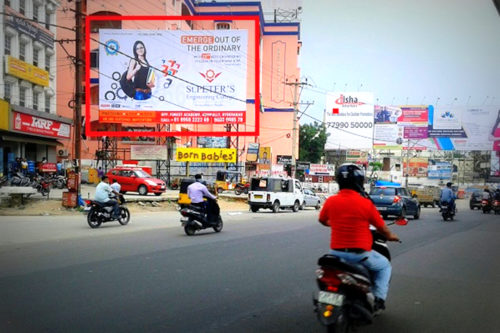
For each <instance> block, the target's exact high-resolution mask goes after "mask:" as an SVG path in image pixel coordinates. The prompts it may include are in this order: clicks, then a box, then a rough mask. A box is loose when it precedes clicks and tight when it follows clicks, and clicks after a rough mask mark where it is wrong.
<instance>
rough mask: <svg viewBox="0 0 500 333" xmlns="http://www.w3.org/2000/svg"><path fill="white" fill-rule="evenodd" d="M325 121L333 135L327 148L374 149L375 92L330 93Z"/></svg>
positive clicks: (330, 136)
mask: <svg viewBox="0 0 500 333" xmlns="http://www.w3.org/2000/svg"><path fill="white" fill-rule="evenodd" d="M325 123H326V127H327V133H328V134H329V136H328V138H327V141H326V144H325V149H371V148H372V146H373V125H374V105H373V93H369V92H342V93H328V94H327V96H326V114H325Z"/></svg>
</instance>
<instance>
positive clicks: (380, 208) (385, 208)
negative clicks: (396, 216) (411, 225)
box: [377, 207, 387, 210]
mask: <svg viewBox="0 0 500 333" xmlns="http://www.w3.org/2000/svg"><path fill="white" fill-rule="evenodd" d="M377 209H378V210H387V207H377Z"/></svg>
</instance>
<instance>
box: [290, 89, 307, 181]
mask: <svg viewBox="0 0 500 333" xmlns="http://www.w3.org/2000/svg"><path fill="white" fill-rule="evenodd" d="M285 84H286V85H287V86H294V89H293V129H292V178H295V171H296V168H297V166H296V164H297V159H296V158H295V154H296V152H295V147H296V144H297V113H298V112H299V104H300V103H299V98H300V94H299V92H298V90H299V87H301V88H302V87H303V86H306V85H307V79H306V82H299V80H298V79H295V82H288V80H286V82H285Z"/></svg>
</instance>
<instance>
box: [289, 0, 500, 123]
mask: <svg viewBox="0 0 500 333" xmlns="http://www.w3.org/2000/svg"><path fill="white" fill-rule="evenodd" d="M284 2H286V1H284ZM302 7H303V11H302V14H301V16H300V18H301V32H300V40H301V41H302V43H303V45H302V49H301V54H300V56H299V67H300V69H301V77H302V78H303V79H307V82H308V84H310V85H311V86H307V87H306V88H304V90H303V92H302V95H301V101H302V102H314V105H311V106H310V107H309V108H308V109H307V111H306V116H302V117H301V123H310V122H312V121H314V120H313V119H312V118H311V117H314V118H317V119H320V120H322V119H323V110H324V108H325V101H326V93H327V92H333V91H337V92H341V91H346V92H353V91H354V92H355V91H369V92H373V93H374V97H375V104H380V105H420V104H432V105H437V104H439V105H450V104H453V105H469V106H476V105H500V15H499V14H498V12H497V10H496V8H495V6H494V5H493V1H492V0H304V1H303V2H302ZM304 109H305V106H302V107H301V110H302V111H304ZM307 115H308V116H311V117H308V116H307Z"/></svg>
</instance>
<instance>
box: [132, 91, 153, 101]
mask: <svg viewBox="0 0 500 333" xmlns="http://www.w3.org/2000/svg"><path fill="white" fill-rule="evenodd" d="M150 98H151V93H145V92H142V91H137V90H136V92H135V96H134V99H135V100H138V101H143V100H146V99H150Z"/></svg>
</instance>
